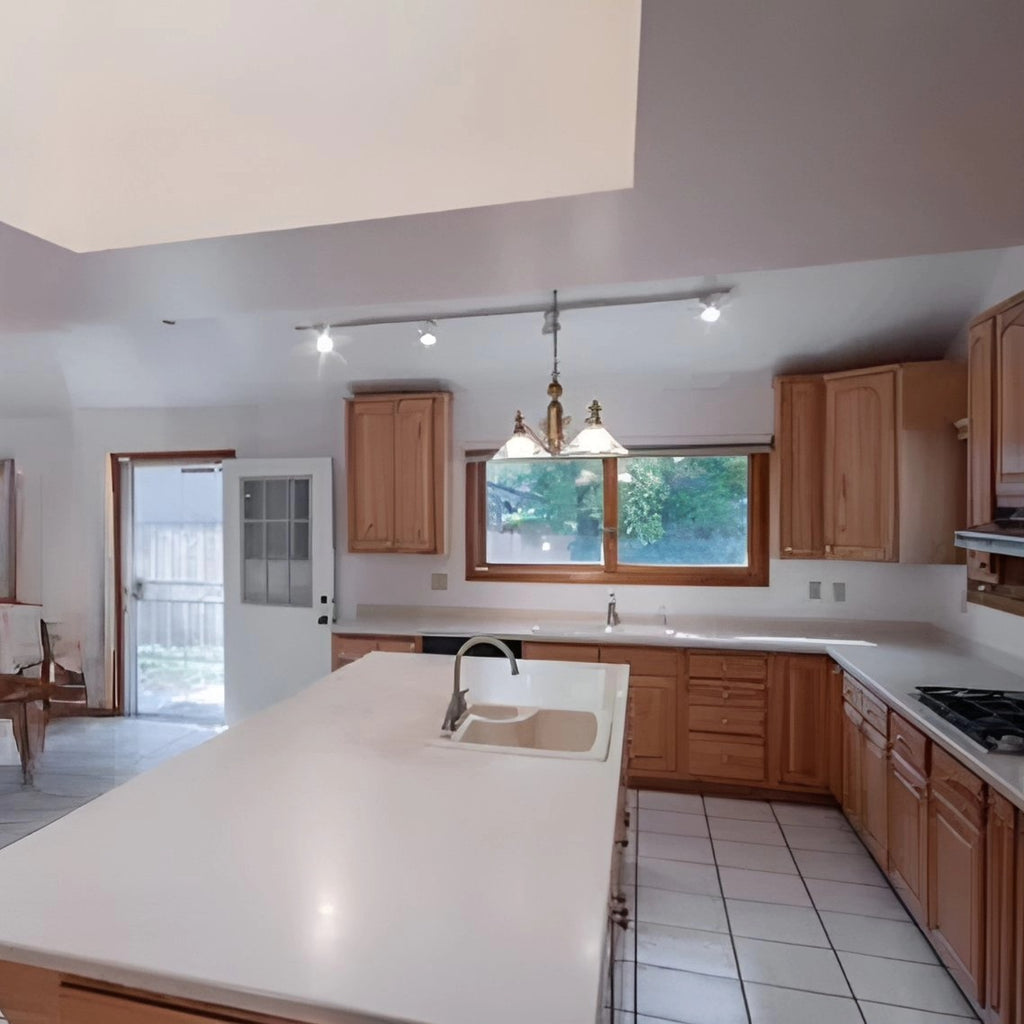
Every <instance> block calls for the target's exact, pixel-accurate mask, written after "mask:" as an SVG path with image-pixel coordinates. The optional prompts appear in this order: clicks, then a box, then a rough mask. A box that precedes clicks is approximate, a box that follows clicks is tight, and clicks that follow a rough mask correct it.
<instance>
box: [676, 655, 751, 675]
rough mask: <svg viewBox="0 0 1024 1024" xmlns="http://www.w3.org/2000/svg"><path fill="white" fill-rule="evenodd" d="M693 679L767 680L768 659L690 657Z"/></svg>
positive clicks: (723, 656)
mask: <svg viewBox="0 0 1024 1024" xmlns="http://www.w3.org/2000/svg"><path fill="white" fill-rule="evenodd" d="M689 670H690V678H691V679H767V678H768V659H767V657H766V656H765V655H763V654H719V653H717V652H716V653H707V654H698V653H696V652H691V654H690V656H689Z"/></svg>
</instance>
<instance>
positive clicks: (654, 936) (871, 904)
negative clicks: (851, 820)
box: [616, 791, 976, 1024]
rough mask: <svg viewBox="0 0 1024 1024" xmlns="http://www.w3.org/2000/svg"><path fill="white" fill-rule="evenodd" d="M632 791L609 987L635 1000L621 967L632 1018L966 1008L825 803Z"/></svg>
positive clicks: (845, 1023) (784, 1023)
mask: <svg viewBox="0 0 1024 1024" xmlns="http://www.w3.org/2000/svg"><path fill="white" fill-rule="evenodd" d="M630 804H631V806H632V808H633V813H632V821H631V829H632V830H633V835H632V841H631V842H630V846H629V851H630V855H629V857H628V859H627V862H626V869H625V870H626V876H627V878H628V879H629V880H630V881H633V882H635V886H629V887H628V888H627V895H628V896H629V899H630V903H631V909H632V914H631V916H632V918H633V920H634V921H635V922H636V924H635V926H632V927H631V928H630V931H629V934H628V936H627V937H626V941H625V942H624V943H622V944H621V950H622V952H621V955H622V956H623V958H624V959H623V962H622V963H621V964H620V965H619V968H618V971H617V980H618V982H619V984H618V985H617V989H618V992H617V998H616V1002H617V1003H618V1004H619V1006H621V1007H623V1008H626V1009H632V1008H633V992H634V979H635V991H636V996H637V1000H636V1003H637V1006H636V1009H637V1012H638V1016H637V1018H636V1019H637V1021H638V1022H639V1024H658V1022H661V1021H682V1022H685V1024H748V1022H751V1024H965V1021H968V1020H975V1019H976V1018H975V1016H974V1013H973V1011H972V1009H971V1007H970V1005H969V1004H968V1003H967V1000H966V999H965V998H964V996H963V995H962V994H961V992H960V990H959V989H958V988H957V986H956V984H955V983H954V982H953V979H952V978H951V977H950V975H949V973H948V972H947V971H946V969H945V968H944V967H942V966H941V965H940V964H939V962H938V960H937V958H936V956H935V954H934V953H933V952H932V949H931V947H930V946H929V944H928V942H927V941H926V940H925V938H924V936H923V935H922V933H921V932H920V930H919V929H918V927H917V925H915V924H914V922H913V921H912V920H911V918H910V916H909V915H908V914H907V912H906V910H905V909H904V907H903V905H902V904H901V903H900V901H899V900H898V899H897V898H896V896H895V894H894V893H893V891H892V889H891V888H890V886H889V884H888V882H887V881H886V879H885V877H884V876H883V875H882V873H881V872H880V871H879V870H878V868H877V867H876V866H875V864H874V862H873V861H872V859H871V857H870V856H869V854H868V853H867V851H866V850H865V848H864V847H863V846H862V844H861V842H860V840H859V839H858V838H857V836H856V835H855V834H854V833H853V831H852V830H851V829H850V827H849V825H848V824H847V823H846V821H845V819H844V818H843V816H842V815H841V814H840V813H839V811H837V810H834V809H832V808H827V807H815V806H808V805H803V804H787V803H766V802H763V801H757V800H732V799H725V798H716V797H700V796H691V795H683V794H670V793H654V792H648V791H641V792H640V793H639V794H637V793H636V792H631V793H630ZM631 1018H632V1015H630V1016H629V1017H627V1018H626V1019H627V1020H629V1019H631Z"/></svg>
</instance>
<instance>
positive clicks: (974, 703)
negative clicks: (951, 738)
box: [917, 686, 1024, 754]
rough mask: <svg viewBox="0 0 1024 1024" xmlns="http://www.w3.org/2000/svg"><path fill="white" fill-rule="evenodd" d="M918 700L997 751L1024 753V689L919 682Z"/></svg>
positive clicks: (1002, 752) (978, 741) (965, 732)
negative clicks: (991, 688) (983, 687)
mask: <svg viewBox="0 0 1024 1024" xmlns="http://www.w3.org/2000/svg"><path fill="white" fill-rule="evenodd" d="M917 693H918V700H920V701H921V703H922V704H924V705H925V707H929V708H931V709H932V711H934V712H935V713H936V714H937V715H941V716H942V717H943V718H945V719H946V721H947V722H949V723H950V724H952V725H955V726H956V727H957V728H958V729H959V730H960V731H961V732H962V733H964V734H965V735H967V736H969V737H970V738H971V739H972V740H974V741H975V743H980V744H981V746H983V747H984V748H985V749H986V750H988V751H990V752H992V753H995V754H1024V692H1014V691H1013V690H968V689H965V688H963V687H959V686H919V687H917Z"/></svg>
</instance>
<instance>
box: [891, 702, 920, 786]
mask: <svg viewBox="0 0 1024 1024" xmlns="http://www.w3.org/2000/svg"><path fill="white" fill-rule="evenodd" d="M889 746H890V748H891V750H892V752H893V755H894V756H897V757H900V758H902V760H903V761H904V763H905V764H907V765H909V766H910V767H911V768H914V769H915V770H916V771H918V772H920V774H921V775H927V774H928V737H927V736H925V734H924V733H923V732H921V731H920V730H919V729H915V728H914V726H912V725H911V724H910V723H909V722H908V721H907V720H906V719H905V718H903V717H902V716H901V715H897V714H896V712H895V711H890V712H889Z"/></svg>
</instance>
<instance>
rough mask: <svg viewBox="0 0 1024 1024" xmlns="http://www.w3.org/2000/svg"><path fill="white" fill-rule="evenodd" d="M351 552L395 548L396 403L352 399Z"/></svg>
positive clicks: (349, 469)
mask: <svg viewBox="0 0 1024 1024" xmlns="http://www.w3.org/2000/svg"><path fill="white" fill-rule="evenodd" d="M346 472H347V473H348V474H349V480H348V547H349V551H387V550H390V549H392V548H394V546H395V403H394V402H392V401H379V402H378V401H366V400H360V401H350V402H349V403H348V466H347V467H346Z"/></svg>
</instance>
